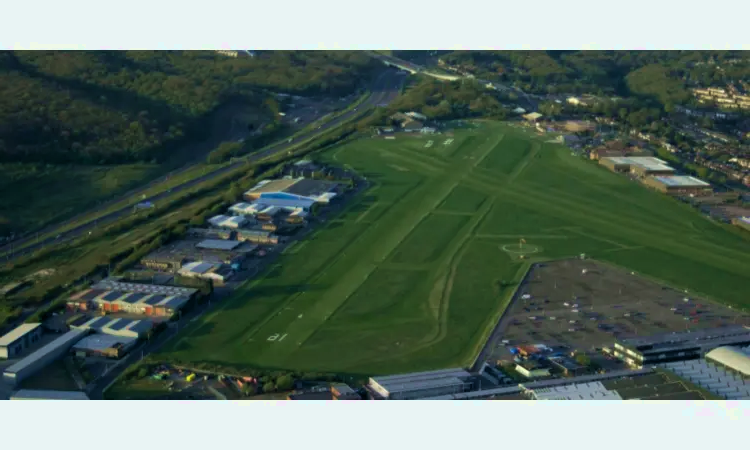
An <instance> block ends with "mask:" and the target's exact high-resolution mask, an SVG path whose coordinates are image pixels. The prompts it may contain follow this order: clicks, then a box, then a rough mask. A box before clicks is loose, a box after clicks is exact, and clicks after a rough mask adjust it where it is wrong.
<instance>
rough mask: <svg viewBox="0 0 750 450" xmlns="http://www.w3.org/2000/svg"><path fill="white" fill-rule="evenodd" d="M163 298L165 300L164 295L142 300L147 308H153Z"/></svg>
mask: <svg viewBox="0 0 750 450" xmlns="http://www.w3.org/2000/svg"><path fill="white" fill-rule="evenodd" d="M165 298H167V296H166V295H152V296H151V297H149V298H147V299H146V300H144V301H143V303H145V304H147V305H149V306H154V305H156V304H157V303H160V302H161V301H162V300H164V299H165Z"/></svg>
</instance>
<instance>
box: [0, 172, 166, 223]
mask: <svg viewBox="0 0 750 450" xmlns="http://www.w3.org/2000/svg"><path fill="white" fill-rule="evenodd" d="M155 170H156V166H155V165H148V164H133V165H120V166H113V167H104V166H102V167H97V166H92V167H84V166H40V165H31V164H0V193H2V194H0V230H2V228H3V225H4V226H5V227H7V228H8V229H13V230H28V229H35V228H39V227H43V226H45V225H47V224H49V223H53V222H55V221H59V220H64V219H65V218H67V217H69V216H71V215H73V214H75V213H78V212H80V211H82V210H85V209H86V208H90V207H93V206H96V204H97V202H100V201H106V200H109V199H110V198H111V197H112V196H113V195H116V194H118V193H121V192H123V191H126V190H128V189H132V188H133V187H135V186H136V185H137V184H138V183H141V182H143V181H144V180H146V179H148V177H149V176H153V173H154V172H155Z"/></svg>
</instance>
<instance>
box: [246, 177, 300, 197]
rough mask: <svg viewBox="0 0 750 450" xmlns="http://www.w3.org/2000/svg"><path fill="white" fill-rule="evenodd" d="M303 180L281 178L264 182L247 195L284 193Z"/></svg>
mask: <svg viewBox="0 0 750 450" xmlns="http://www.w3.org/2000/svg"><path fill="white" fill-rule="evenodd" d="M302 179H303V178H281V179H278V180H263V181H261V182H260V183H258V184H256V185H255V187H253V188H252V189H250V190H249V191H247V192H245V194H260V193H263V192H283V191H285V190H286V189H289V188H290V187H292V186H293V185H295V184H296V183H297V182H299V181H300V180H302Z"/></svg>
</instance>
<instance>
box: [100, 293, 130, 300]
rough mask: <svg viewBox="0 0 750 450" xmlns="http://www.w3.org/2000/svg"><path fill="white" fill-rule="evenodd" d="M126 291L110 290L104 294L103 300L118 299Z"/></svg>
mask: <svg viewBox="0 0 750 450" xmlns="http://www.w3.org/2000/svg"><path fill="white" fill-rule="evenodd" d="M124 295H125V293H124V292H117V291H110V292H108V293H107V294H105V295H103V296H102V300H106V301H108V302H111V301H114V300H117V299H118V298H120V297H122V296H124Z"/></svg>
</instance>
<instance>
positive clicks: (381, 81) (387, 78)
mask: <svg viewBox="0 0 750 450" xmlns="http://www.w3.org/2000/svg"><path fill="white" fill-rule="evenodd" d="M403 81H404V75H403V74H399V73H398V72H397V71H395V70H386V71H384V72H383V73H382V74H380V75H379V76H378V77H377V79H376V80H375V82H374V83H373V87H372V89H371V91H370V92H371V94H370V97H369V98H367V100H365V101H364V102H362V103H361V104H360V105H359V106H358V107H357V108H356V109H355V110H352V111H348V112H347V113H345V114H342V115H341V116H339V117H337V118H335V119H333V120H331V121H329V122H326V123H324V124H323V125H321V127H320V128H318V129H316V130H313V131H310V132H308V133H305V134H302V135H300V136H298V137H296V138H295V139H294V140H293V141H292V142H288V140H286V139H285V140H284V141H281V142H277V143H276V144H274V145H272V146H271V147H269V148H267V149H266V150H263V151H262V152H258V153H253V154H251V155H248V156H247V157H243V158H242V159H241V160H239V161H237V162H235V163H233V164H230V165H228V166H224V167H222V168H219V169H217V170H214V171H213V172H209V173H207V174H205V175H202V176H200V177H198V178H194V179H192V180H190V181H187V182H185V183H183V184H180V185H177V186H175V187H173V188H172V189H170V190H168V191H166V192H162V193H159V194H156V195H153V196H151V197H147V198H143V199H141V201H142V202H152V203H155V202H157V201H159V200H161V199H164V198H165V197H168V196H170V195H172V194H175V193H177V192H180V191H183V190H185V189H190V188H191V187H193V186H196V185H198V184H200V183H203V182H204V181H207V180H211V179H213V178H216V177H219V176H221V175H223V174H225V173H227V172H229V171H231V170H233V169H236V168H238V167H240V166H241V165H242V164H244V163H245V161H247V160H249V161H251V162H253V161H258V160H261V159H264V158H267V157H270V156H273V155H277V154H279V153H283V152H285V151H287V150H288V149H289V148H291V147H292V146H294V145H297V142H300V141H306V140H308V139H310V138H314V137H316V136H319V135H321V134H323V133H325V132H327V131H330V130H332V129H334V128H336V127H338V126H340V125H341V124H343V123H344V122H346V121H349V120H351V119H352V118H355V117H357V116H358V115H361V114H363V113H364V112H365V111H366V110H369V109H373V108H375V107H377V106H378V105H380V104H384V103H390V102H391V101H393V99H395V98H396V97H397V96H398V94H399V91H400V88H401V86H402V84H403ZM128 195H133V194H128ZM132 212H133V206H132V205H129V206H125V207H123V208H121V209H118V210H117V211H113V212H111V213H109V214H107V215H104V216H102V217H99V218H97V219H96V220H91V221H89V222H86V223H84V224H82V225H80V226H78V227H75V228H72V229H70V230H68V231H65V232H63V233H61V234H60V235H59V238H58V237H49V238H47V239H44V240H41V241H39V242H37V243H34V244H32V245H27V246H25V247H23V248H21V249H19V250H16V251H14V252H13V254H12V255H5V256H4V257H3V258H2V259H4V260H5V261H6V262H9V261H13V260H15V259H17V258H19V257H21V256H23V255H26V254H28V253H31V252H34V251H36V250H38V249H41V248H44V247H45V246H47V245H50V244H53V243H55V244H57V243H61V242H65V241H68V240H71V239H75V238H77V237H79V236H82V235H84V234H85V233H86V232H88V231H90V230H92V229H94V228H95V227H97V226H100V225H107V224H109V223H111V222H113V221H115V220H117V219H120V218H122V217H125V216H127V215H129V214H132ZM33 240H34V236H33V235H32V236H27V237H24V238H21V239H18V240H16V241H14V242H13V243H12V244H8V245H6V246H4V247H2V248H0V253H2V252H8V251H10V250H11V245H12V246H13V248H17V247H19V246H22V245H23V244H26V243H28V242H30V241H33Z"/></svg>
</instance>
